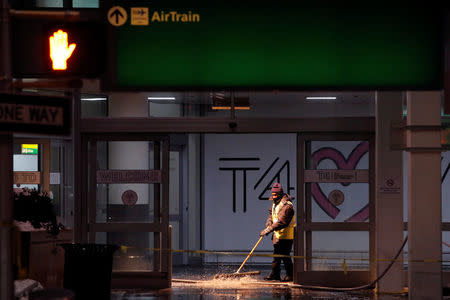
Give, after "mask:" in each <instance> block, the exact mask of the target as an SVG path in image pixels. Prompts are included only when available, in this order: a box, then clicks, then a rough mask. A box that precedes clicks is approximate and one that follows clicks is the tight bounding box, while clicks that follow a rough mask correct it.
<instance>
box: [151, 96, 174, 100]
mask: <svg viewBox="0 0 450 300" xmlns="http://www.w3.org/2000/svg"><path fill="white" fill-rule="evenodd" d="M147 99H148V100H175V97H147Z"/></svg>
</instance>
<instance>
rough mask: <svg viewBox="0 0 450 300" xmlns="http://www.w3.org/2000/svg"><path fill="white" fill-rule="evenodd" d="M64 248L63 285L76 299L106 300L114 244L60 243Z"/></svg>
mask: <svg viewBox="0 0 450 300" xmlns="http://www.w3.org/2000/svg"><path fill="white" fill-rule="evenodd" d="M60 246H61V247H63V248H64V250H65V253H64V288H65V289H69V290H71V291H73V292H74V293H75V299H77V300H84V299H98V300H109V299H110V297H111V272H112V260H113V254H114V251H116V250H117V249H119V247H118V246H117V245H104V244H60Z"/></svg>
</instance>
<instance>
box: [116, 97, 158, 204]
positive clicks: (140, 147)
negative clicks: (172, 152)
mask: <svg viewBox="0 0 450 300" xmlns="http://www.w3.org/2000/svg"><path fill="white" fill-rule="evenodd" d="M109 117H111V118H120V117H135V118H137V117H148V103H147V98H146V96H145V94H144V93H114V94H112V95H111V96H110V99H109ZM149 156H150V153H149V144H148V142H139V141H136V142H134V141H131V142H109V168H110V169H117V170H120V169H122V170H127V169H133V170H139V169H141V170H148V169H149ZM126 190H133V191H135V192H136V193H137V195H138V201H137V203H136V204H148V203H149V201H148V197H149V189H148V186H147V185H145V184H113V185H111V186H110V189H109V203H110V204H123V202H122V198H121V197H122V194H123V192H124V191H126Z"/></svg>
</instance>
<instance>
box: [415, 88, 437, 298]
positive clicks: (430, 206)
mask: <svg viewBox="0 0 450 300" xmlns="http://www.w3.org/2000/svg"><path fill="white" fill-rule="evenodd" d="M440 103H441V96H440V92H438V91H428V92H408V93H407V109H408V118H407V132H406V145H407V150H408V152H407V164H408V166H407V168H408V287H409V299H442V273H441V267H442V263H441V261H440V260H441V258H442V245H441V242H442V236H441V219H442V212H441V210H442V208H441V153H440V152H439V151H438V150H437V149H439V147H440V145H441V143H440V130H439V126H440V124H441V118H440ZM430 126H435V127H434V128H433V127H431V128H430ZM408 148H409V149H408Z"/></svg>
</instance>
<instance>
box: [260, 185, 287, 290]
mask: <svg viewBox="0 0 450 300" xmlns="http://www.w3.org/2000/svg"><path fill="white" fill-rule="evenodd" d="M271 192H272V196H271V197H270V198H269V200H272V201H273V204H272V207H271V209H269V217H268V218H267V221H266V229H264V230H262V231H261V233H260V236H265V235H268V234H269V233H271V232H273V235H272V243H273V254H275V255H276V254H279V255H280V254H281V255H288V256H289V257H274V258H273V262H272V271H271V272H270V274H269V275H268V276H267V277H265V278H264V279H265V280H279V281H292V279H293V274H292V273H293V264H292V260H291V257H290V253H291V249H292V244H293V242H294V227H295V210H294V205H293V204H292V202H291V197H290V196H289V195H288V194H285V193H284V192H283V188H282V186H281V184H279V183H278V182H276V183H274V184H273V186H272V190H271ZM281 261H283V263H284V268H285V269H286V276H285V277H284V278H283V280H281V277H280V271H281Z"/></svg>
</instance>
